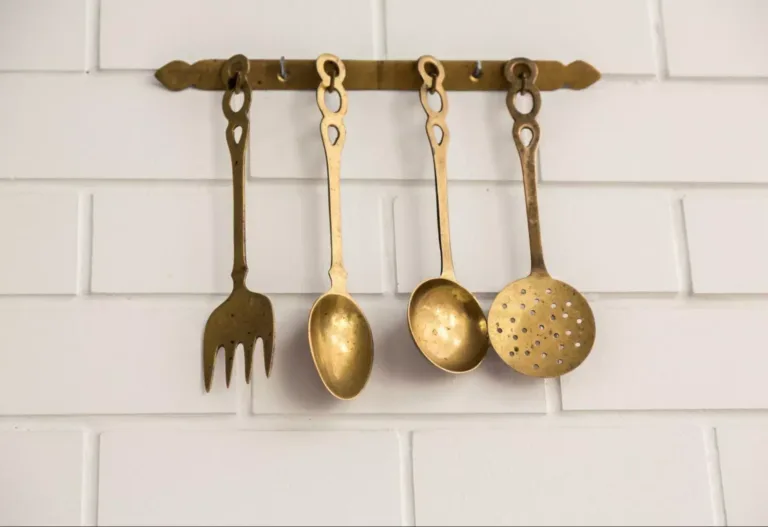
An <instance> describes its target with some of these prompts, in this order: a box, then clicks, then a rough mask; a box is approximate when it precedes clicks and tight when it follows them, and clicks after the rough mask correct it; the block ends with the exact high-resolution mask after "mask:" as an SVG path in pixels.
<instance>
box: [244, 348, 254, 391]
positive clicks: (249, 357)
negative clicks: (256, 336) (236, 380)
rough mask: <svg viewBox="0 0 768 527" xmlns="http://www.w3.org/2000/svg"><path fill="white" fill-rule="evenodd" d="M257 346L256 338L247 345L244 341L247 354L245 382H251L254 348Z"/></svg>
mask: <svg viewBox="0 0 768 527" xmlns="http://www.w3.org/2000/svg"><path fill="white" fill-rule="evenodd" d="M255 348H256V340H253V341H251V342H250V343H249V345H247V346H246V344H245V343H243V352H244V354H245V383H246V384H248V383H249V382H251V369H252V368H253V350H254V349H255Z"/></svg>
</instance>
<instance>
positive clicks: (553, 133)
mask: <svg viewBox="0 0 768 527" xmlns="http://www.w3.org/2000/svg"><path fill="white" fill-rule="evenodd" d="M717 40H719V39H717ZM725 116H727V118H726V117H725ZM539 117H540V121H541V128H542V138H541V144H540V151H541V163H542V178H543V179H544V180H545V181H616V182H723V183H737V182H745V183H752V182H766V181H768V158H767V157H766V156H760V155H756V152H760V151H762V148H763V143H764V141H763V138H764V137H765V136H766V134H768V90H765V87H764V86H758V85H738V84H722V83H714V82H701V83H692V82H664V83H655V82H653V83H650V82H649V83H630V82H625V81H601V82H600V83H598V84H596V85H595V86H592V87H590V88H589V89H588V90H584V91H580V92H567V91H559V92H551V93H546V94H544V96H543V102H542V107H541V113H540V114H539ZM716 123H719V124H716Z"/></svg>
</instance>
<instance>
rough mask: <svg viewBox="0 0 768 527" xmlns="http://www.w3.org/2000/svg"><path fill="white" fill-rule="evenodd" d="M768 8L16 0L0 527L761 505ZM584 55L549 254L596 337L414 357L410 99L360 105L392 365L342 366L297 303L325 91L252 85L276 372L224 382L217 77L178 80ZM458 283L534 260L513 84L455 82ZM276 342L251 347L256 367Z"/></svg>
mask: <svg viewBox="0 0 768 527" xmlns="http://www.w3.org/2000/svg"><path fill="white" fill-rule="evenodd" d="M766 27H768V1H762V0H647V1H646V0H580V1H574V0H538V1H536V2H532V1H523V0H474V1H463V0H324V1H323V2H316V1H309V0H100V1H99V0H0V247H2V251H1V252H0V524H2V525H19V524H38V525H39V524H70V525H71V524H82V525H95V524H103V525H111V524H131V525H161V524H187V525H189V524H222V525H223V524H232V525H234V524H249V525H253V524H264V525H278V524H281V525H297V524H313V525H347V524H349V525H352V524H363V525H376V524H380V525H394V524H402V525H451V524H453V525H458V524H462V525H481V524H487V525H510V524H513V525H531V524H548V525H552V524H619V525H628V524H637V525H648V524H660V525H673V524H679V525H691V524H693V525H704V524H709V525H726V524H731V525H744V524H757V525H761V524H762V525H764V524H765V523H766V522H768V506H767V505H766V502H765V499H764V494H765V492H764V489H765V488H766V486H768V454H766V449H765V447H764V445H765V444H766V442H768V385H767V384H766V382H765V381H764V379H765V377H766V373H765V371H764V370H763V367H764V366H766V367H768V353H766V351H767V350H766V344H765V343H764V338H763V331H764V329H765V328H766V327H767V326H766V321H768V150H766V149H765V144H766V138H768V31H766V30H765V28H766ZM324 52H330V53H334V54H336V55H339V56H340V57H342V58H343V59H373V58H375V59H381V58H398V59H416V58H417V57H419V56H420V55H422V54H427V53H429V54H433V55H435V56H436V57H438V58H442V59H473V60H474V59H499V60H501V59H509V58H512V57H515V56H520V55H525V56H529V57H531V58H534V59H549V60H560V61H563V62H566V63H567V62H570V61H572V60H577V59H582V60H586V61H588V62H590V63H591V64H593V65H594V66H596V67H597V68H598V69H599V70H600V71H601V72H602V73H603V79H602V80H601V81H600V82H599V83H598V84H596V85H595V86H593V87H590V88H589V89H587V90H585V91H580V92H573V91H560V92H556V93H554V92H548V93H545V94H544V96H543V105H542V110H541V114H540V120H541V125H542V130H543V137H542V143H541V151H540V165H541V183H540V200H541V214H542V218H541V221H542V229H543V236H544V247H545V252H546V255H547V262H548V267H549V269H550V271H551V272H552V274H553V275H555V276H557V277H558V278H561V279H564V280H566V281H568V282H570V283H572V284H573V285H575V286H576V287H577V288H578V289H580V290H582V291H583V292H585V293H586V294H587V296H588V298H589V300H590V303H591V304H592V306H593V308H594V311H595V316H596V320H597V325H598V333H597V335H598V336H597V341H596V346H595V349H594V351H593V353H592V355H591V356H590V358H589V360H588V361H587V362H585V363H584V365H583V366H582V367H580V368H579V369H577V370H576V371H575V372H573V373H571V374H569V375H567V376H565V377H563V378H562V379H560V380H558V379H553V380H547V381H541V380H536V379H531V378H526V377H522V376H520V375H517V374H515V373H513V372H512V371H511V370H510V369H509V368H507V367H506V366H505V365H504V364H503V363H502V361H501V360H499V359H498V357H497V356H496V355H495V354H494V353H493V352H490V353H489V354H488V357H487V359H486V360H485V362H484V363H483V364H482V365H481V367H480V368H479V369H478V370H476V371H474V372H472V373H471V374H467V375H461V376H450V375H448V374H445V373H443V372H441V371H440V370H438V369H436V368H434V367H433V366H431V365H430V364H429V363H428V362H427V361H426V360H424V359H423V358H422V357H421V356H420V355H419V353H418V351H417V350H416V349H415V347H414V346H413V344H412V342H411V339H410V336H409V334H408V328H407V324H406V318H405V309H406V304H407V302H408V297H409V294H410V292H411V291H412V290H413V288H414V287H415V285H416V284H418V283H419V282H420V281H421V280H423V279H425V278H427V277H430V276H433V275H435V274H436V273H437V272H438V271H439V251H438V246H437V240H436V237H437V226H436V221H435V199H434V194H433V192H434V190H433V183H432V165H431V157H430V151H429V147H428V143H427V140H426V137H425V136H424V128H423V127H424V114H423V111H422V109H421V108H420V104H419V100H418V96H417V95H416V93H415V92H414V93H404V92H399V93H392V92H369V93H363V92H350V94H349V113H348V116H347V119H346V124H347V129H348V139H347V144H346V146H345V149H344V152H343V163H342V180H343V183H342V207H343V212H342V217H343V233H344V242H345V243H344V251H345V254H344V256H345V263H346V266H347V269H348V272H349V287H350V290H351V292H352V294H353V295H355V298H356V299H358V301H359V303H360V305H361V307H362V308H363V310H364V312H365V314H366V316H367V317H368V319H369V321H370V322H371V325H372V328H373V332H374V339H375V362H374V369H373V373H372V376H371V379H370V382H369V384H368V386H367V387H366V389H365V390H364V391H363V392H362V394H361V395H360V396H359V397H358V398H357V399H355V400H354V401H349V402H340V401H336V400H335V399H333V398H332V396H331V395H330V394H329V393H328V392H327V391H326V390H325V389H324V388H323V386H322V384H321V382H320V380H319V378H318V376H317V373H316V371H315V368H314V365H313V363H312V360H311V357H310V355H309V350H308V343H307V329H306V328H307V315H308V311H309V308H310V306H311V305H312V302H313V301H314V300H315V298H316V297H317V296H318V294H320V293H321V292H323V291H325V290H326V289H327V287H328V277H327V270H328V265H329V259H330V256H329V255H330V252H329V247H328V234H327V229H328V217H327V216H328V210H327V203H326V182H325V172H324V171H325V166H324V159H323V151H322V145H321V142H320V137H319V134H318V124H319V117H320V113H319V111H318V109H317V106H316V103H315V100H314V93H312V92H284V93H277V92H257V93H255V94H254V97H253V104H252V109H251V120H252V127H251V140H250V163H249V180H248V191H247V192H248V195H247V203H248V240H247V247H248V259H249V264H250V267H251V273H250V275H249V285H250V286H251V288H253V289H255V290H258V291H261V292H264V293H267V294H269V296H270V297H271V298H272V301H273V303H274V306H275V312H276V320H277V345H276V357H275V366H274V370H273V374H272V377H271V378H270V379H269V380H266V379H265V378H264V375H263V370H262V369H261V368H259V367H258V366H256V367H254V378H253V381H252V383H251V384H250V385H247V384H246V383H245V381H244V379H243V376H242V369H243V368H242V366H243V365H242V357H241V356H238V359H237V361H238V362H237V365H236V367H235V369H236V375H235V382H234V384H233V386H232V388H231V389H230V390H226V389H225V387H224V378H223V377H224V375H223V370H224V368H223V367H221V365H222V362H223V358H222V359H220V360H222V362H220V363H219V367H217V374H216V378H215V380H214V387H213V390H212V392H211V393H210V394H205V392H204V390H203V388H202V374H201V366H200V363H201V360H200V356H201V334H202V329H203V326H204V324H205V321H206V318H207V316H208V314H209V313H210V311H211V309H212V308H213V307H214V306H216V305H217V304H218V303H220V302H221V300H222V299H223V298H224V296H225V294H226V293H227V292H228V290H229V288H230V287H231V282H230V279H229V272H230V266H231V259H232V245H231V210H232V205H231V183H230V175H231V171H230V168H229V155H228V152H227V148H226V143H225V139H224V128H225V124H224V118H223V115H222V114H221V96H222V94H221V92H202V91H195V90H187V91H184V92H181V93H173V92H170V91H167V90H165V89H163V88H161V87H160V86H159V85H158V83H157V81H156V80H155V79H154V77H153V73H154V70H155V69H157V68H159V67H161V66H162V65H164V64H165V63H167V62H169V61H171V60H174V59H183V60H186V61H188V62H194V61H196V60H198V59H203V58H227V57H229V56H231V55H233V54H235V53H244V54H246V55H248V56H250V57H253V58H278V57H280V56H281V55H285V56H286V58H289V59H292V58H314V57H316V56H317V55H318V54H320V53H324ZM448 97H449V100H450V105H451V106H450V114H449V116H448V125H449V127H450V131H451V134H452V135H451V145H450V151H449V168H448V171H449V179H450V205H451V227H452V238H453V252H454V259H455V267H456V273H457V276H458V278H459V280H460V281H461V282H462V283H464V284H465V285H466V286H467V287H468V288H469V289H471V290H472V291H474V292H475V293H477V295H478V297H479V298H480V301H481V303H482V304H483V306H484V307H485V308H486V309H487V308H488V307H489V305H490V302H491V301H492V300H493V298H494V296H495V294H496V292H498V291H499V290H500V289H501V288H502V287H504V285H505V284H506V283H508V282H510V281H512V280H513V279H516V278H519V277H522V276H524V275H525V274H526V273H527V272H528V266H529V255H528V238H527V232H526V230H525V229H526V221H525V209H524V201H523V196H522V185H521V173H520V168H519V160H518V158H517V153H516V151H515V149H514V145H513V143H512V140H511V136H510V130H511V119H510V117H509V114H508V112H507V111H506V107H505V105H504V94H503V93H450V92H449V94H448ZM256 364H257V365H259V364H260V361H258V360H257V361H256Z"/></svg>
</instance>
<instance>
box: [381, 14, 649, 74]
mask: <svg viewBox="0 0 768 527" xmlns="http://www.w3.org/2000/svg"><path fill="white" fill-rule="evenodd" d="M386 17H387V54H388V55H389V57H390V58H396V59H415V58H417V57H419V56H420V55H423V54H425V53H430V54H433V55H435V56H436V57H437V58H439V59H446V60H447V59H465V60H481V59H486V60H508V59H511V58H513V57H518V56H528V57H530V58H531V59H534V60H559V61H561V62H564V63H568V62H571V61H574V60H584V61H587V62H589V63H591V64H592V65H593V66H595V67H596V68H598V69H599V70H600V71H601V72H603V73H628V74H653V73H654V72H655V66H654V56H653V46H652V42H651V25H650V19H649V13H648V7H647V5H646V3H645V2H643V1H640V0H625V1H622V2H615V1H613V0H587V1H582V2H571V1H568V0H543V1H542V0H539V1H537V2H533V3H531V2H526V1H525V0H475V1H474V2H466V1H462V0H422V1H419V2H411V1H410V0H387V4H386Z"/></svg>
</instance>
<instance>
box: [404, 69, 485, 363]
mask: <svg viewBox="0 0 768 527" xmlns="http://www.w3.org/2000/svg"><path fill="white" fill-rule="evenodd" d="M418 67H419V73H420V74H421V78H422V80H423V84H422V86H421V89H420V90H419V95H420V98H421V105H422V106H423V107H424V111H425V112H426V113H427V126H426V128H427V137H428V138H429V144H430V146H431V148H432V159H433V162H434V166H435V187H436V191H437V218H438V222H437V229H438V234H439V236H438V238H439V243H440V254H441V257H442V258H441V262H442V266H441V267H442V269H441V272H440V276H439V277H438V278H431V279H428V280H426V281H424V282H422V283H421V284H419V286H418V287H416V289H415V290H414V291H413V293H412V294H411V298H410V300H409V302H408V328H409V329H410V330H411V337H412V338H413V341H414V342H415V343H416V346H417V347H418V348H419V351H421V353H422V354H423V355H424V356H425V357H426V358H427V360H429V361H430V362H431V363H432V364H434V365H435V366H437V367H438V368H440V369H442V370H444V371H447V372H450V373H465V372H468V371H472V370H473V369H475V368H477V366H478V365H479V364H480V363H481V362H482V360H483V358H485V354H486V352H487V350H488V323H487V321H486V319H485V315H484V314H483V309H482V308H481V307H480V304H479V303H478V302H477V300H476V299H475V297H474V296H472V294H471V293H470V292H469V291H467V290H466V289H464V288H463V287H462V286H460V285H459V284H458V283H457V282H456V275H455V274H454V271H453V257H452V255H451V235H450V223H449V221H448V176H447V174H446V153H447V150H448V142H449V134H448V125H447V124H446V121H445V116H446V114H447V113H448V99H447V97H446V94H445V90H444V89H443V79H444V78H445V70H444V68H443V65H442V64H441V63H440V62H439V61H438V60H437V59H435V58H433V57H430V56H424V57H421V58H420V59H419V63H418ZM428 92H437V93H438V94H439V95H440V100H441V108H440V110H438V111H435V110H433V109H432V108H431V107H430V106H429V101H428ZM436 128H439V129H440V131H441V132H442V138H441V139H440V140H438V138H437V136H436V134H435V129H436Z"/></svg>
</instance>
